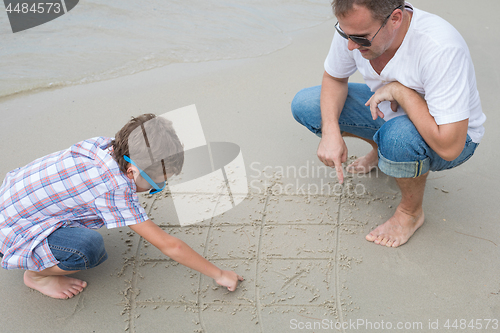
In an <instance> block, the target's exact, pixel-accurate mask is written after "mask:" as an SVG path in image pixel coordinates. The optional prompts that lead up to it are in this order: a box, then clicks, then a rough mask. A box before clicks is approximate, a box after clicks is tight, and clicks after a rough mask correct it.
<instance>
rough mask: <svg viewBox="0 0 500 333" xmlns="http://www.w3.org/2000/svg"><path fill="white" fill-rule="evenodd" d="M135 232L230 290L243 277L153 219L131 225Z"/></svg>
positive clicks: (167, 254)
mask: <svg viewBox="0 0 500 333" xmlns="http://www.w3.org/2000/svg"><path fill="white" fill-rule="evenodd" d="M129 227H130V229H132V230H133V231H134V232H136V233H137V234H139V235H140V236H141V237H143V238H144V239H145V240H147V241H148V242H150V243H151V244H153V245H154V246H155V247H157V248H158V249H159V250H160V251H161V252H162V253H163V254H165V255H166V256H168V257H170V258H172V259H173V260H175V261H177V262H178V263H180V264H182V265H184V266H186V267H189V268H192V269H194V270H196V271H198V272H200V273H202V274H204V275H206V276H208V277H211V278H212V279H214V280H215V282H217V283H218V284H219V285H221V286H224V287H227V289H228V290H229V291H234V290H235V289H236V287H237V286H238V280H239V281H243V278H242V277H241V276H239V275H238V274H236V273H235V272H233V271H225V270H221V269H220V268H218V267H217V266H215V265H214V264H212V263H211V262H209V261H208V260H206V259H205V258H203V257H202V256H201V255H199V254H198V253H197V252H196V251H194V250H193V249H192V248H191V247H189V245H187V244H186V243H184V242H183V241H181V240H180V239H178V238H176V237H173V236H171V235H169V234H168V233H166V232H165V231H164V230H163V229H161V228H160V227H158V226H157V225H156V224H155V223H154V222H153V221H151V220H147V221H145V222H142V223H139V224H134V225H131V226H129Z"/></svg>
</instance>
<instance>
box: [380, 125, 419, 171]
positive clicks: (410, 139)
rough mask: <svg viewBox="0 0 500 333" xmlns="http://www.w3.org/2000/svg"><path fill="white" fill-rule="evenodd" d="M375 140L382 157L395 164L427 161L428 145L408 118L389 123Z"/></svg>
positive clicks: (381, 129) (382, 128)
mask: <svg viewBox="0 0 500 333" xmlns="http://www.w3.org/2000/svg"><path fill="white" fill-rule="evenodd" d="M374 140H375V142H376V143H377V145H378V150H379V153H380V155H382V156H383V157H385V158H386V159H388V160H391V161H394V162H410V161H418V160H423V159H425V158H426V157H427V156H426V150H427V149H428V148H427V144H426V143H425V141H424V140H423V138H422V136H421V135H420V133H418V131H417V129H416V128H415V125H413V123H412V122H411V120H410V119H409V118H408V117H407V116H399V117H396V118H393V119H391V120H389V121H387V122H386V123H385V124H384V125H383V126H382V127H381V128H380V129H379V130H378V131H377V133H375V136H374Z"/></svg>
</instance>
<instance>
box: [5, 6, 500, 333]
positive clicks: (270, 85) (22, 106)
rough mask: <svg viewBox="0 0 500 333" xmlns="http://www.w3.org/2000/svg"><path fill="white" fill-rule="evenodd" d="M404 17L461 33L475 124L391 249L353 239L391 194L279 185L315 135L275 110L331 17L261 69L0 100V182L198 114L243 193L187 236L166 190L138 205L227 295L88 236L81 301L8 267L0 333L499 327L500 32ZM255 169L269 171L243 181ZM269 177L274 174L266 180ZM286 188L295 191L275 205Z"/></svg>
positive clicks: (220, 64)
mask: <svg viewBox="0 0 500 333" xmlns="http://www.w3.org/2000/svg"><path fill="white" fill-rule="evenodd" d="M413 4H414V5H415V6H416V7H419V8H421V9H425V10H428V11H433V12H435V13H437V14H439V15H441V16H443V17H444V18H445V19H447V20H448V21H450V22H451V23H452V24H453V25H455V26H456V27H457V28H458V30H459V31H460V32H461V33H462V34H463V36H464V38H465V39H466V41H467V42H468V44H469V47H470V49H471V54H472V57H473V60H474V63H475V66H476V75H477V81H478V87H479V91H480V94H481V99H482V105H483V109H484V111H485V113H486V115H487V117H488V120H487V123H486V131H487V134H486V136H485V137H484V140H483V142H482V143H481V145H480V147H479V148H478V150H477V153H476V154H475V156H474V157H473V158H472V159H471V160H470V161H469V162H467V163H466V164H464V165H463V166H461V167H459V168H457V169H454V170H451V171H446V172H440V173H431V175H430V176H429V179H428V184H427V188H426V192H425V197H424V210H425V212H426V222H425V224H424V225H423V226H422V227H421V228H420V229H419V230H418V231H417V232H416V233H415V235H414V236H413V237H412V238H411V239H410V241H409V242H408V243H407V244H405V245H404V246H401V247H400V248H397V249H387V248H384V247H382V246H376V245H374V244H372V243H369V242H367V241H366V240H365V239H364V236H365V235H366V233H368V232H369V231H370V230H371V229H373V228H374V227H376V226H377V225H378V224H380V223H383V222H384V221H385V220H386V219H387V218H389V217H390V216H391V214H392V212H393V210H394V208H395V207H396V206H397V204H398V202H399V198H400V195H399V192H398V191H397V187H396V185H395V182H394V180H393V179H391V178H389V177H387V176H385V175H383V174H382V173H381V172H380V171H378V170H375V171H373V172H372V173H370V174H369V175H367V176H364V177H361V176H352V177H349V178H347V180H346V184H344V186H343V187H340V188H341V191H340V192H339V193H337V192H335V193H333V192H332V193H329V194H327V193H319V192H316V193H312V195H307V193H306V192H307V190H309V193H311V190H314V189H316V188H315V187H312V186H309V187H301V186H302V185H304V184H306V185H308V184H309V185H310V184H316V185H318V186H323V185H325V184H329V185H328V186H329V187H328V186H327V187H324V188H330V189H338V188H339V187H338V186H337V187H335V186H336V180H335V179H334V178H330V177H327V176H325V175H319V176H318V175H317V174H315V175H314V176H313V175H312V173H311V174H308V175H307V177H302V178H301V179H300V182H299V183H296V182H295V181H296V179H295V178H294V175H293V173H292V171H293V170H295V171H299V170H302V171H304V172H305V171H307V170H309V171H311V170H313V167H315V166H320V164H319V163H318V161H317V158H316V156H315V151H316V148H317V145H318V138H316V137H315V136H314V135H311V134H310V133H308V132H307V131H306V130H305V129H304V128H302V127H301V126H300V125H298V124H297V123H296V122H295V120H294V119H293V118H292V116H291V113H290V102H291V100H292V98H293V96H294V94H295V93H296V92H297V91H298V90H300V89H302V88H304V87H308V86H312V85H317V84H320V82H321V81H320V80H321V76H322V73H323V67H322V66H323V61H324V58H325V56H326V53H327V51H328V48H329V44H330V41H331V37H332V32H333V26H334V24H335V20H331V21H328V22H327V23H325V24H322V25H320V26H318V27H315V28H311V29H306V30H300V31H297V32H295V33H293V34H292V35H291V36H292V38H293V43H292V44H291V45H290V46H288V47H286V48H284V49H282V50H279V51H277V52H274V53H272V54H270V55H267V56H262V57H258V58H249V59H241V60H225V61H216V62H206V63H195V64H175V65H169V66H166V67H163V68H159V69H155V70H151V71H148V72H142V73H138V74H135V75H130V76H125V77H121V78H118V79H113V80H109V81H103V82H96V83H92V84H88V85H79V86H72V87H66V88H62V89H55V90H48V91H43V92H38V93H32V94H25V95H18V96H14V97H11V98H8V99H3V100H0V110H1V113H2V116H3V121H2V122H1V123H0V139H1V140H0V142H1V147H2V152H3V156H4V158H2V160H1V162H0V173H1V174H5V173H6V172H7V171H9V170H11V169H14V168H16V167H18V166H21V165H24V164H26V163H28V162H30V161H32V160H33V159H35V158H37V157H40V156H43V155H45V154H48V153H51V152H54V151H57V150H60V149H64V148H67V147H68V146H70V145H71V144H73V143H75V142H77V141H79V140H83V139H87V138H90V137H94V136H100V135H104V136H113V135H114V133H115V132H116V131H117V130H118V129H119V128H120V127H121V126H122V125H123V124H124V123H125V122H126V121H127V120H128V119H129V117H130V116H131V115H137V114H140V113H145V112H153V113H157V114H162V113H165V112H167V111H169V110H174V109H177V108H179V107H183V106H187V105H191V104H196V106H197V109H198V112H199V114H200V119H201V122H202V124H203V127H204V130H205V135H206V138H207V141H227V142H234V143H236V144H238V145H239V146H240V147H241V150H242V152H243V156H244V159H245V164H246V166H247V173H248V175H249V184H250V183H251V184H252V185H253V186H252V188H251V194H250V195H249V196H248V198H247V199H246V200H245V201H244V202H243V203H241V204H240V205H238V206H237V207H236V208H235V209H233V210H230V211H228V212H226V213H225V214H223V215H222V216H217V217H214V218H213V219H211V220H207V221H204V222H202V223H199V224H196V225H193V226H189V227H180V226H179V225H178V222H177V220H176V216H175V210H174V209H173V207H172V202H171V200H170V199H169V197H168V195H167V196H165V193H162V194H160V195H158V197H157V198H156V197H151V198H146V197H141V201H144V202H145V203H147V210H149V211H150V216H151V217H152V218H154V221H155V222H156V223H158V224H159V225H161V226H162V227H163V228H165V229H166V230H167V231H168V232H170V233H172V234H173V235H175V236H176V237H179V238H181V239H183V240H185V241H186V242H187V243H188V244H190V245H191V246H192V247H193V248H194V249H195V250H196V251H198V252H199V253H201V254H203V255H204V256H205V257H207V258H208V259H210V260H211V261H213V262H214V263H215V264H217V265H219V266H221V267H226V268H228V269H233V270H235V271H236V272H238V273H239V274H240V275H243V276H244V277H245V281H244V282H243V283H241V285H240V287H239V288H238V290H237V291H236V292H233V293H228V292H227V290H223V288H220V287H217V286H215V285H214V284H213V282H212V281H210V280H209V279H207V278H206V277H204V276H200V274H199V273H197V272H194V271H192V270H190V269H187V268H185V267H183V266H181V265H178V264H176V263H175V262H172V261H171V260H169V259H168V258H165V257H163V256H162V255H161V254H160V253H159V251H158V250H157V249H155V248H153V247H152V246H151V245H148V244H147V243H146V242H144V240H142V239H140V238H139V237H138V236H137V235H135V234H133V233H131V232H130V230H129V229H113V230H101V232H102V234H103V235H104V236H105V243H106V248H107V251H108V255H109V259H108V260H107V262H105V263H104V264H103V265H101V266H99V267H97V268H95V269H92V270H89V271H87V272H81V273H78V274H76V275H75V276H76V277H78V278H81V279H85V280H86V281H87V282H88V287H87V288H86V290H85V291H84V292H83V293H81V294H80V295H78V296H77V297H75V298H73V299H71V300H66V301H61V300H53V299H50V298H48V297H46V296H43V295H41V294H40V293H38V292H35V291H32V290H29V289H28V288H27V287H25V286H24V284H23V282H22V273H23V272H22V271H6V270H0V281H1V284H2V288H0V298H1V299H2V300H3V301H2V302H0V313H1V317H0V318H1V319H0V327H1V328H2V329H1V331H3V332H33V331H36V332H122V331H127V332H218V333H219V332H236V331H237V332H288V331H290V332H292V331H310V332H313V331H314V332H318V331H322V330H325V331H326V330H327V329H328V330H329V331H341V332H346V331H349V330H350V329H349V326H347V327H348V328H347V329H346V328H345V327H346V326H345V325H352V323H353V322H354V323H356V324H357V325H358V326H357V328H358V331H361V332H370V331H384V330H383V329H381V325H386V326H385V328H386V330H387V327H388V326H387V325H388V323H391V325H393V328H394V329H395V328H396V325H397V323H402V324H403V326H404V325H412V327H411V329H410V328H408V327H409V326H407V328H406V329H404V330H401V331H406V332H411V331H422V332H430V331H436V330H434V329H433V328H434V327H435V325H436V324H437V325H439V327H440V330H437V331H444V330H445V328H444V325H445V324H446V323H447V321H448V324H449V325H450V327H451V326H452V325H453V323H454V321H455V320H457V322H456V324H457V325H458V327H459V328H460V325H462V323H464V322H465V323H466V324H467V325H469V324H470V322H471V321H472V320H473V323H476V320H482V321H481V322H482V324H483V326H484V325H485V324H486V322H487V320H489V319H491V320H497V323H498V320H500V281H499V279H498V276H499V275H500V274H499V273H500V266H499V265H498V264H497V262H498V258H499V255H500V249H499V246H498V245H500V239H499V235H500V226H499V224H498V219H497V216H498V215H499V213H500V211H499V206H498V203H497V201H498V199H497V197H498V195H497V192H498V191H497V186H498V184H500V176H499V174H498V173H496V172H494V170H495V169H496V168H495V167H496V165H497V164H498V163H499V162H500V160H499V157H498V154H497V153H496V149H495V148H496V147H497V143H498V142H499V135H500V134H499V133H498V131H496V130H495V126H494V124H499V120H500V119H499V116H498V115H497V113H496V112H494V111H492V110H496V104H497V103H496V99H495V97H496V96H497V95H498V91H499V89H500V81H499V79H498V78H499V77H500V75H499V72H498V69H497V67H498V66H496V63H495V62H494V58H495V55H496V54H499V51H500V50H499V48H500V47H499V46H498V45H496V44H495V43H491V42H490V41H489V39H490V38H491V36H497V35H499V32H500V31H499V30H500V24H498V23H496V22H497V20H496V18H495V13H496V12H497V10H495V9H500V8H499V6H500V5H499V4H498V3H497V2H495V1H493V0H489V1H486V2H485V3H484V4H482V6H481V7H478V6H477V5H473V4H471V3H468V2H457V1H451V0H446V1H441V2H439V4H436V3H435V2H433V1H430V0H420V1H414V2H413ZM485 8H488V10H487V11H485ZM353 80H355V81H358V82H359V81H360V78H359V76H358V75H356V76H355V77H354V78H353ZM348 145H349V149H350V155H358V156H361V155H363V154H364V153H366V152H367V151H368V149H369V147H367V146H366V145H364V144H362V143H359V142H357V141H355V140H349V141H348ZM266 167H268V168H267V170H268V172H269V173H264V172H261V173H259V171H263V170H264V168H266ZM287 168H288V169H287ZM301 168H302V169H301ZM277 170H288V171H290V172H288V174H285V175H284V176H282V177H279V176H278V175H276V174H274V175H273V173H276V172H275V171H277ZM289 184H292V185H293V188H294V189H295V190H294V191H289V192H284V191H283V188H285V187H286V185H289ZM289 188H290V187H289ZM297 188H298V190H297ZM301 188H302V190H300V189H301ZM319 188H321V187H319ZM27 318H29V320H27ZM369 323H371V325H372V326H371V328H370V326H367V325H369ZM382 323H383V324H382ZM419 323H420V324H419ZM315 325H316V326H315ZM332 325H333V326H332ZM377 325H378V326H377ZM489 325H490V326H489V328H488V330H484V331H485V332H486V331H488V332H493V331H495V330H494V329H493V327H494V325H495V321H491V322H490V323H489ZM342 326H343V327H344V328H342ZM335 327H337V328H339V329H336V328H335ZM350 327H351V328H352V327H353V326H350ZM377 327H379V329H378V330H377V329H376V328H377ZM309 328H310V329H309ZM483 329H484V327H483ZM459 330H460V329H459ZM470 330H471V328H470V327H469V326H467V328H465V329H463V330H461V331H463V332H466V331H470Z"/></svg>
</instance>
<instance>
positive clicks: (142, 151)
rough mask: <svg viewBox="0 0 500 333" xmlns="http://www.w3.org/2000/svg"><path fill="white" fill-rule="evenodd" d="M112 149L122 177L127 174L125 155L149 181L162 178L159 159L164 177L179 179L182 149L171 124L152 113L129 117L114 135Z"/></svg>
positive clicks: (182, 160) (182, 161) (182, 157)
mask: <svg viewBox="0 0 500 333" xmlns="http://www.w3.org/2000/svg"><path fill="white" fill-rule="evenodd" d="M146 135H147V139H146V138H145V136H146ZM146 140H147V142H146ZM111 145H112V146H113V158H114V159H115V161H116V162H117V163H118V165H119V166H120V170H121V171H122V172H123V173H127V166H128V164H129V162H127V161H126V160H125V158H124V157H123V156H124V155H127V156H128V157H129V158H130V159H132V161H134V162H135V163H136V164H137V165H138V166H139V167H140V168H141V169H142V170H143V171H144V172H146V173H147V174H148V175H149V176H150V177H157V176H160V175H163V165H162V163H161V160H162V159H163V162H164V163H163V164H164V165H165V171H166V173H167V174H175V175H178V174H179V173H180V172H181V170H182V166H183V164H184V149H183V147H182V144H181V142H180V140H179V138H178V137H177V134H176V133H175V130H174V128H173V126H172V122H171V121H169V120H167V119H165V118H163V117H156V115H154V114H151V113H147V114H143V115H140V116H138V117H132V119H131V120H130V121H129V122H128V123H127V124H126V125H125V126H123V128H122V129H121V130H119V131H118V133H116V135H115V138H114V140H113V141H112V142H111ZM147 145H149V148H148V146H147Z"/></svg>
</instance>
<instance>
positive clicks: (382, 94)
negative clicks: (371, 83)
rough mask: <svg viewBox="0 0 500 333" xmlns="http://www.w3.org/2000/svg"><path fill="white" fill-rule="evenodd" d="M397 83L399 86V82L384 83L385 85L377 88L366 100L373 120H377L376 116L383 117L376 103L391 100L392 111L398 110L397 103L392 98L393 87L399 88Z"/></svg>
mask: <svg viewBox="0 0 500 333" xmlns="http://www.w3.org/2000/svg"><path fill="white" fill-rule="evenodd" d="M398 85H399V86H401V83H399V82H391V83H389V84H386V85H385V86H383V87H381V88H379V89H378V90H377V91H376V92H375V94H373V96H372V97H371V98H370V99H369V100H368V102H366V104H365V105H366V106H369V107H370V111H371V113H372V118H373V120H377V118H378V117H380V118H384V113H383V112H382V111H380V109H379V108H378V105H379V104H380V103H382V102H384V101H389V102H391V109H392V111H394V112H397V111H398V106H399V104H398V102H397V101H396V99H395V98H394V89H397V88H399V87H398Z"/></svg>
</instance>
